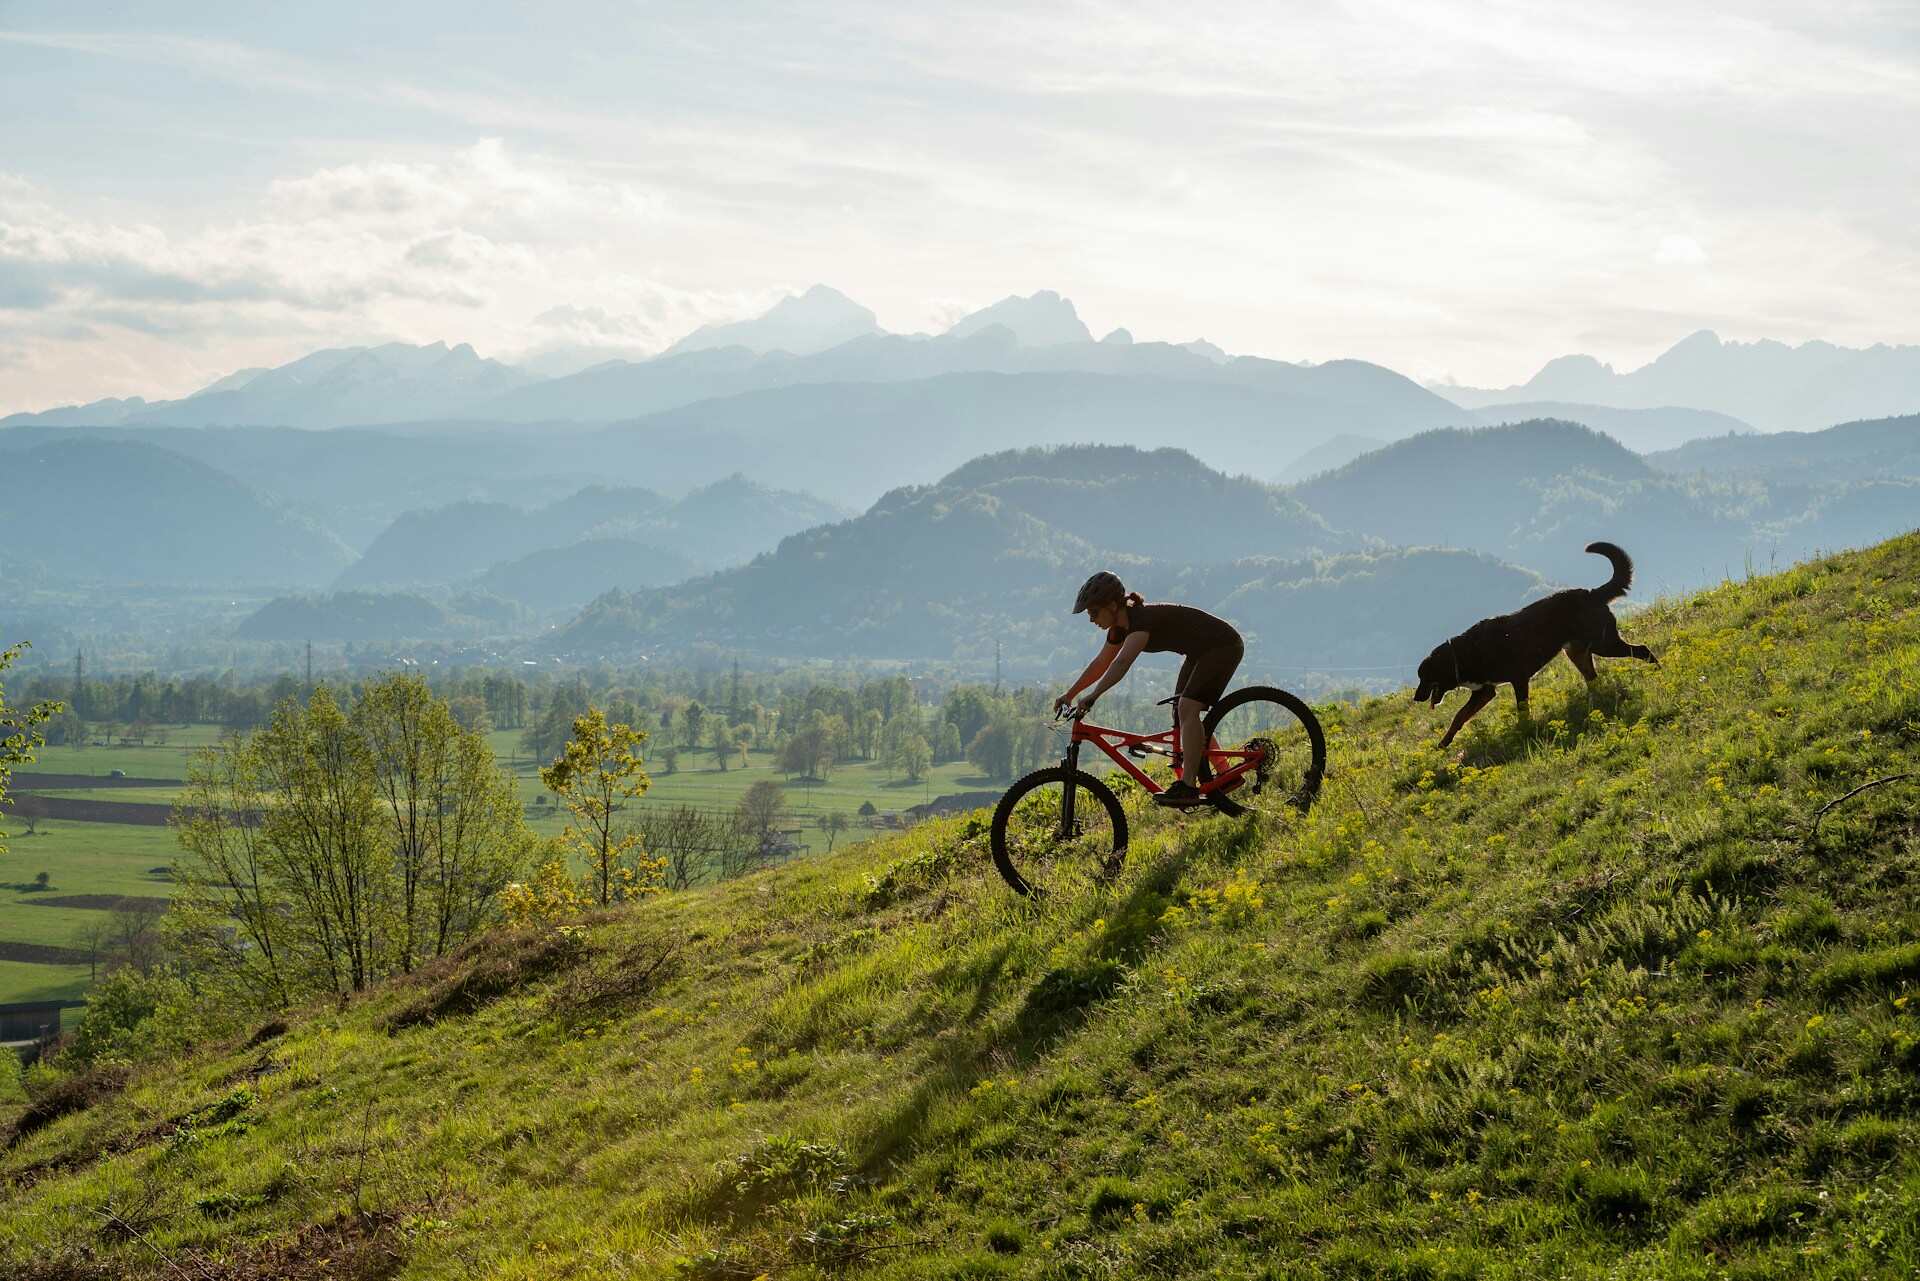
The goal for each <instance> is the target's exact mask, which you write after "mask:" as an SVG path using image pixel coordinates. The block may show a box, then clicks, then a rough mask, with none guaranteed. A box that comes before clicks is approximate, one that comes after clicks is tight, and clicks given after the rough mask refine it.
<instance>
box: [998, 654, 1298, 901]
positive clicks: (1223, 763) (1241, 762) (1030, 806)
mask: <svg viewBox="0 0 1920 1281" xmlns="http://www.w3.org/2000/svg"><path fill="white" fill-rule="evenodd" d="M1173 702H1174V700H1173V699H1171V698H1169V699H1166V700H1164V701H1163V702H1162V703H1161V704H1160V705H1161V706H1163V707H1165V706H1168V705H1170V704H1172V703H1173ZM1061 716H1062V717H1063V718H1065V719H1068V720H1071V721H1072V722H1073V731H1072V733H1071V734H1070V735H1069V736H1068V738H1067V754H1066V757H1065V759H1063V760H1062V761H1061V762H1060V763H1059V764H1058V765H1053V766H1049V767H1048V768H1046V769H1040V770H1035V771H1034V772H1033V773H1031V774H1029V775H1027V776H1026V777H1025V778H1023V779H1021V780H1020V781H1019V782H1017V783H1015V784H1014V785H1013V786H1012V787H1010V788H1008V789H1007V794H1006V795H1005V796H1003V797H1001V798H1000V805H999V807H998V808H997V809H995V810H994V812H993V830H992V840H993V865H994V866H995V867H997V868H999V869H1000V875H1001V876H1002V877H1004V878H1006V882H1007V884H1008V885H1011V886H1012V887H1013V888H1014V889H1016V890H1018V891H1019V892H1020V893H1022V894H1032V893H1034V892H1035V891H1036V889H1037V887H1036V886H1035V885H1034V883H1033V882H1032V880H1030V879H1029V874H1037V869H1039V868H1041V867H1046V868H1048V869H1049V870H1050V871H1052V872H1060V871H1063V870H1066V871H1068V872H1069V874H1070V875H1078V874H1082V873H1083V872H1086V871H1091V872H1092V874H1094V875H1108V876H1110V875H1112V874H1113V873H1115V872H1117V871H1119V869H1120V864H1121V862H1122V861H1123V860H1124V859H1125V858H1126V853H1127V813H1126V810H1125V809H1123V808H1122V807H1121V805H1120V798H1119V797H1117V796H1115V795H1114V793H1113V789H1112V788H1110V787H1108V786H1107V785H1106V784H1105V783H1103V782H1101V781H1100V780H1099V779H1098V778H1096V777H1094V776H1093V775H1092V774H1089V773H1087V772H1086V771H1085V770H1083V769H1081V768H1080V745H1081V744H1082V743H1092V744H1093V745H1094V746H1095V747H1098V748H1099V749H1100V750H1101V751H1102V752H1105V753H1106V754H1107V756H1108V757H1109V758H1110V759H1111V760H1112V761H1113V763H1114V764H1115V765H1117V766H1119V767H1120V768H1121V769H1122V770H1124V771H1125V772H1126V773H1127V774H1128V775H1129V776H1131V777H1132V778H1133V779H1134V780H1135V781H1137V782H1138V783H1139V784H1140V786H1142V787H1144V788H1145V789H1146V790H1147V791H1148V792H1158V791H1160V790H1161V787H1160V784H1159V783H1158V782H1157V781H1155V780H1154V778H1153V777H1152V776H1151V775H1150V774H1148V773H1147V772H1146V771H1145V770H1143V769H1141V768H1140V767H1139V766H1137V765H1135V764H1134V761H1135V760H1144V759H1146V758H1147V757H1150V756H1166V757H1171V758H1172V762H1173V776H1174V777H1175V778H1179V777H1181V771H1182V764H1183V763H1182V762H1181V760H1180V724H1179V718H1178V715H1177V714H1176V715H1175V719H1174V726H1173V728H1172V729H1170V730H1164V731H1162V732H1161V733H1158V734H1130V733H1128V732H1126V731H1125V730H1117V729H1107V728H1106V727H1104V726H1101V725H1091V724H1088V723H1087V722H1086V721H1084V720H1081V719H1079V717H1078V716H1076V715H1075V714H1074V713H1073V712H1072V711H1065V712H1062V713H1061ZM1201 724H1202V726H1203V727H1204V729H1205V731H1206V735H1207V759H1206V760H1204V761H1202V762H1200V769H1199V778H1198V780H1197V781H1196V783H1195V786H1196V787H1197V788H1198V789H1199V791H1200V794H1201V795H1202V796H1204V797H1206V799H1207V801H1208V802H1209V803H1210V804H1211V805H1213V807H1214V808H1215V809H1217V810H1220V811H1222V812H1223V813H1227V814H1245V813H1248V812H1250V811H1258V810H1280V809H1290V810H1294V811H1297V812H1300V813H1305V812H1306V811H1307V809H1309V808H1310V807H1311V806H1312V805H1313V802H1314V800H1315V798H1317V797H1318V796H1319V795H1320V784H1321V781H1322V780H1323V779H1324V778H1325V777H1326V772H1327V738H1326V735H1325V734H1324V733H1322V732H1321V730H1320V722H1319V720H1318V719H1316V718H1315V717H1314V714H1313V709H1312V708H1310V707H1308V706H1307V705H1306V704H1305V703H1304V702H1302V701H1301V700H1300V699H1298V698H1296V697H1294V696H1293V695H1292V694H1289V693H1287V691H1285V690H1283V689H1274V688H1272V687H1270V686H1266V685H1250V686H1248V687H1247V688H1246V689H1240V690H1235V691H1234V692H1233V693H1231V694H1228V695H1227V696H1226V697H1225V698H1223V699H1221V700H1220V701H1219V702H1217V703H1215V704H1214V705H1213V706H1212V707H1211V708H1209V709H1208V710H1207V715H1206V719H1205V720H1204V721H1202V722H1201ZM1075 856H1078V857H1075ZM1023 868H1024V869H1026V870H1025V871H1022V869H1023Z"/></svg>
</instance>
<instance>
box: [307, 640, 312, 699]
mask: <svg viewBox="0 0 1920 1281" xmlns="http://www.w3.org/2000/svg"><path fill="white" fill-rule="evenodd" d="M307 692H308V693H312V692H313V642H312V641H308V642H307Z"/></svg>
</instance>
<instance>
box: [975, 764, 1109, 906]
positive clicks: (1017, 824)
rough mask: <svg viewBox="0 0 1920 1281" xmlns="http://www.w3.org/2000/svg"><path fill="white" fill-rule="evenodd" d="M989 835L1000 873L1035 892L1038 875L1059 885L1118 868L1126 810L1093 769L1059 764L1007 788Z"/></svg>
mask: <svg viewBox="0 0 1920 1281" xmlns="http://www.w3.org/2000/svg"><path fill="white" fill-rule="evenodd" d="M1069 787H1071V789H1072V793H1073V813H1072V821H1071V822H1068V821H1067V792H1068V789H1069ZM991 839H992V847H993V865H994V866H995V867H996V868H998V869H999V870H1000V875H1001V877H1002V879H1004V880H1005V881H1006V883H1007V884H1008V885H1010V886H1012V887H1013V888H1014V889H1015V890H1017V891H1018V892H1020V893H1022V894H1035V893H1038V892H1039V889H1040V886H1039V885H1038V884H1036V880H1045V881H1046V882H1048V883H1049V884H1051V885H1054V886H1055V887H1056V888H1059V887H1061V886H1063V885H1064V884H1066V883H1068V882H1070V881H1072V880H1077V879H1081V878H1101V879H1104V878H1106V877H1110V876H1112V875H1113V874H1114V873H1115V872H1117V871H1119V870H1120V864H1121V862H1122V861H1123V860H1124V859H1125V858H1126V853H1127V812H1126V811H1125V810H1124V809H1122V808H1121V807H1120V798H1119V797H1117V796H1115V795H1114V794H1113V789H1111V788H1109V787H1108V786H1107V785H1106V784H1105V783H1102V782H1101V781H1100V780H1099V779H1097V778H1095V777H1094V776H1093V775H1091V774H1088V773H1086V772H1085V771H1083V770H1077V769H1076V770H1070V769H1067V768H1066V767H1065V766H1062V765H1055V766H1051V767H1050V768H1047V769H1041V770H1035V771H1034V772H1033V773H1031V774H1029V775H1027V776H1026V777H1025V778H1023V779H1021V780H1020V781H1019V782H1017V783H1015V784H1014V785H1013V786H1012V787H1010V788H1008V789H1007V794H1006V795H1005V796H1003V797H1001V798H1000V804H999V806H998V807H997V808H996V809H995V810H994V811H993V827H992V830H991Z"/></svg>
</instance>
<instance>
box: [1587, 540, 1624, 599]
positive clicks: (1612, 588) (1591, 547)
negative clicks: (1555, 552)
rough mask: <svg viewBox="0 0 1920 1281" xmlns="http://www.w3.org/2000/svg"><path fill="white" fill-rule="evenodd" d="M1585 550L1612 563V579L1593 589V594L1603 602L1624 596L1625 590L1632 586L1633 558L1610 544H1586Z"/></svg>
mask: <svg viewBox="0 0 1920 1281" xmlns="http://www.w3.org/2000/svg"><path fill="white" fill-rule="evenodd" d="M1587 550H1588V551H1590V552H1592V553H1593V554H1594V555H1596V556H1605V557H1606V558H1607V559H1608V560H1610V561H1612V562H1613V577H1612V578H1609V579H1608V580H1607V581H1606V582H1605V583H1604V584H1602V585H1601V586H1599V587H1595V588H1593V594H1594V595H1595V596H1597V597H1599V598H1600V599H1601V600H1603V601H1610V600H1618V599H1619V598H1620V597H1622V596H1625V595H1626V594H1627V589H1628V588H1629V587H1632V586H1633V557H1631V556H1629V555H1627V554H1626V553H1625V552H1623V551H1621V550H1620V549H1619V548H1618V547H1615V546H1614V545H1613V544H1612V543H1588V544H1587Z"/></svg>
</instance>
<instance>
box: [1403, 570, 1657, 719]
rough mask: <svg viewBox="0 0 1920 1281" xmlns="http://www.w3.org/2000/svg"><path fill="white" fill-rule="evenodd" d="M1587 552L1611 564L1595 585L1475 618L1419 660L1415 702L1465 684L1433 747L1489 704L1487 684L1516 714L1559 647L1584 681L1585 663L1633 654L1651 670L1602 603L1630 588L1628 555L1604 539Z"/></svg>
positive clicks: (1648, 658)
mask: <svg viewBox="0 0 1920 1281" xmlns="http://www.w3.org/2000/svg"><path fill="white" fill-rule="evenodd" d="M1587 550H1588V551H1590V552H1592V553H1593V554H1594V555H1596V556H1605V557H1606V558H1607V559H1608V560H1609V561H1611V562H1612V563H1613V577H1612V578H1609V579H1608V580H1607V581H1606V582H1605V583H1604V584H1602V585H1601V586H1599V587H1574V588H1569V589H1568V590H1566V591H1564V592H1555V593H1554V594H1553V595H1551V596H1549V597H1547V598H1546V599H1544V600H1537V601H1535V602H1534V603H1533V604H1531V605H1529V606H1527V607H1526V608H1525V609H1522V610H1520V611H1518V612H1516V613H1512V614H1502V615H1500V616H1499V617H1497V618H1483V619H1481V620H1480V621H1479V622H1477V623H1475V624H1474V625H1473V626H1472V627H1469V628H1468V629H1467V630H1466V631H1464V632H1461V633H1460V634H1459V635H1458V636H1455V637H1453V638H1452V639H1450V640H1445V641H1442V642H1440V644H1439V645H1437V646H1435V647H1434V650H1433V652H1432V653H1431V654H1428V655H1427V657H1426V659H1425V660H1424V661H1422V662H1421V664H1420V686H1419V688H1418V689H1416V690H1414V691H1413V698H1414V701H1415V702H1419V703H1424V702H1431V703H1432V704H1433V705H1434V706H1435V707H1438V706H1440V700H1441V699H1442V698H1444V697H1446V695H1447V692H1448V691H1449V690H1453V689H1458V688H1459V687H1460V686H1462V685H1465V686H1466V687H1467V688H1468V689H1471V690H1472V691H1473V693H1471V694H1470V695H1468V696H1467V702H1466V706H1464V707H1462V708H1461V709H1460V713H1459V715H1457V716H1455V717H1454V718H1453V724H1452V725H1451V726H1450V727H1448V729H1447V732H1446V735H1445V737H1443V738H1441V740H1440V746H1442V747H1445V746H1447V745H1448V744H1449V743H1451V742H1453V736H1454V735H1455V734H1458V733H1459V732H1460V727H1461V726H1463V725H1465V724H1466V723H1467V722H1468V721H1470V720H1472V719H1473V718H1474V715H1475V714H1476V713H1478V712H1479V710H1480V709H1481V708H1483V707H1485V706H1486V705H1487V704H1488V703H1490V702H1492V701H1493V696H1494V694H1495V693H1496V692H1497V691H1496V690H1495V686H1497V685H1501V684H1507V685H1511V686H1513V697H1514V701H1515V702H1516V703H1518V704H1519V707H1520V712H1521V714H1522V715H1525V713H1526V710H1527V682H1528V681H1530V680H1532V679H1533V678H1534V676H1535V675H1536V674H1537V673H1538V672H1539V671H1540V669H1541V668H1543V667H1545V666H1546V665H1547V664H1548V663H1550V662H1552V661H1553V656H1554V655H1555V654H1558V653H1562V652H1564V653H1565V654H1566V656H1567V659H1568V661H1570V662H1571V663H1572V664H1573V665H1574V666H1575V667H1577V668H1579V669H1580V675H1581V676H1583V677H1585V678H1586V681H1587V683H1588V684H1589V685H1591V684H1592V683H1593V682H1594V680H1595V679H1596V678H1597V676H1598V673H1597V672H1595V671H1594V670H1593V660H1594V659H1595V658H1596V657H1599V658H1637V659H1639V660H1640V661H1641V662H1644V663H1652V664H1653V665H1654V666H1655V667H1658V666H1659V665H1660V660H1659V659H1657V658H1655V657H1654V656H1653V651H1652V650H1650V649H1648V648H1647V647H1646V646H1645V645H1632V644H1628V643H1627V642H1626V641H1624V640H1621V639H1620V627H1619V624H1618V623H1617V622H1615V621H1614V617H1613V611H1612V610H1611V609H1609V608H1607V605H1608V602H1610V601H1615V600H1618V599H1619V598H1620V597H1622V596H1624V595H1626V594H1627V588H1629V587H1630V586H1632V585H1633V560H1632V558H1631V557H1629V556H1628V555H1627V554H1626V553H1625V552H1623V551H1621V550H1620V549H1619V548H1618V547H1615V546H1614V545H1613V544H1612V543H1588V544H1587Z"/></svg>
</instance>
